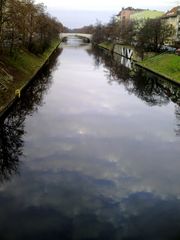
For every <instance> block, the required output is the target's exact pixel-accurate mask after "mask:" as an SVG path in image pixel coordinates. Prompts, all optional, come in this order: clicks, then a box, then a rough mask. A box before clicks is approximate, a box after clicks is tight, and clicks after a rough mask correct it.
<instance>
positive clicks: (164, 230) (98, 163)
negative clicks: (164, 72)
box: [0, 38, 180, 240]
mask: <svg viewBox="0 0 180 240" xmlns="http://www.w3.org/2000/svg"><path fill="white" fill-rule="evenodd" d="M121 63H123V64H125V65H126V66H128V67H129V68H126V67H125V66H123V65H122V64H121ZM0 141H1V142H0V206H1V207H0V239H1V240H11V239H12V240H15V239H17V240H19V239H26V240H29V239H30V240H31V239H33V240H36V239H38V240H39V239H40V240H41V239H42V240H56V239H58V240H69V239H82V240H87V239H88V240H90V239H100V240H114V239H115V240H121V239H123V240H127V239H128V240H130V239H131V240H134V239H138V240H140V239H143V240H148V239H150V240H151V239H152V240H156V239H157V240H161V239H162V240H166V239H168V240H175V239H180V88H179V87H177V86H176V85H173V84H171V83H169V82H166V81H165V80H163V79H157V78H156V77H155V76H153V75H152V74H149V73H147V72H145V71H143V70H141V69H133V70H132V66H131V63H130V64H129V63H127V60H124V59H121V58H120V57H119V56H113V57H112V56H109V55H108V53H105V52H102V51H97V50H96V51H95V50H92V48H91V45H90V44H83V43H82V42H81V40H78V39H75V38H71V39H69V40H68V42H67V43H64V44H63V46H62V49H59V51H58V52H57V53H56V56H54V57H53V58H52V63H51V64H50V66H48V67H46V68H45V69H44V71H43V73H42V74H41V75H40V76H38V77H37V79H35V81H34V82H33V84H32V86H31V87H30V88H29V89H28V90H27V92H26V93H25V94H24V96H22V99H20V101H19V102H18V103H17V104H16V106H15V107H14V108H13V109H12V111H11V112H10V113H9V115H8V116H7V118H6V119H5V120H2V121H1V128H0Z"/></svg>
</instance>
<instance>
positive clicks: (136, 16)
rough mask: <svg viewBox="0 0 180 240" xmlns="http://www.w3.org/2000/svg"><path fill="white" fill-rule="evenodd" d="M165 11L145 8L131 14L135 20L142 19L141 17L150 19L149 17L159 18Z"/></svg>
mask: <svg viewBox="0 0 180 240" xmlns="http://www.w3.org/2000/svg"><path fill="white" fill-rule="evenodd" d="M163 14H164V12H160V11H156V10H145V11H142V12H138V13H134V14H132V15H131V19H133V20H141V19H148V18H151V19H152V18H158V17H160V16H162V15H163Z"/></svg>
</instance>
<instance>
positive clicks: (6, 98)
mask: <svg viewBox="0 0 180 240" xmlns="http://www.w3.org/2000/svg"><path fill="white" fill-rule="evenodd" d="M59 42H60V41H59V40H54V41H53V42H52V43H51V45H50V47H49V48H48V49H47V50H46V51H45V52H44V53H43V54H42V55H39V56H37V55H34V54H32V53H30V52H28V51H26V50H23V49H20V50H19V51H18V52H17V53H16V55H15V56H13V57H10V56H3V57H1V59H0V63H1V65H0V67H1V68H2V69H3V71H5V72H6V73H8V75H9V76H12V79H11V80H6V79H5V78H4V79H3V76H2V75H1V73H0V83H1V88H0V113H1V112H2V111H3V110H4V109H5V108H6V107H7V106H8V105H9V104H10V103H11V102H12V101H13V99H14V98H15V92H16V90H17V89H18V90H20V91H21V90H22V89H23V88H24V86H26V85H27V83H28V82H29V81H30V80H31V79H32V78H33V77H34V76H35V75H36V74H37V72H38V71H39V70H40V68H41V67H42V66H43V65H44V63H45V62H46V61H47V60H48V58H49V57H50V55H51V54H52V53H53V51H54V50H55V49H56V47H57V46H58V45H59ZM2 86H4V87H5V88H4V89H3V88H2Z"/></svg>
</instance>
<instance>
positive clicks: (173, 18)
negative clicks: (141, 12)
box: [162, 6, 180, 45]
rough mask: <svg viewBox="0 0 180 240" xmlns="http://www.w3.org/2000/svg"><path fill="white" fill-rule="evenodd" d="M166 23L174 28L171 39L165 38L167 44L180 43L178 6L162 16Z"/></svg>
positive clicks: (179, 10) (179, 7) (179, 8)
mask: <svg viewBox="0 0 180 240" xmlns="http://www.w3.org/2000/svg"><path fill="white" fill-rule="evenodd" d="M162 20H164V21H165V22H166V23H167V24H171V25H172V26H173V27H174V28H175V34H174V36H173V37H172V38H171V39H167V42H166V43H167V44H173V45H174V44H179V45H180V6H177V7H174V8H172V9H171V10H169V11H168V12H166V13H165V14H164V15H163V16H162Z"/></svg>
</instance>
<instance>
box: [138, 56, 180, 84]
mask: <svg viewBox="0 0 180 240" xmlns="http://www.w3.org/2000/svg"><path fill="white" fill-rule="evenodd" d="M139 65H141V66H143V67H145V68H147V69H150V70H152V71H153V72H155V73H158V74H160V75H162V76H164V77H167V78H168V79H170V80H172V81H174V82H176V83H179V84H180V56H177V55H175V54H160V55H157V56H155V57H151V58H148V59H146V60H144V61H142V62H140V63H139Z"/></svg>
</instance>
